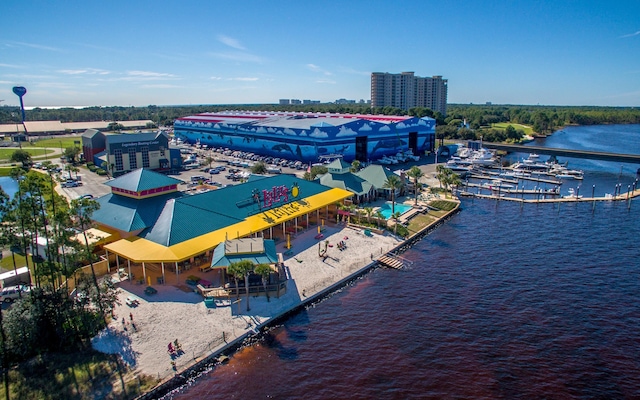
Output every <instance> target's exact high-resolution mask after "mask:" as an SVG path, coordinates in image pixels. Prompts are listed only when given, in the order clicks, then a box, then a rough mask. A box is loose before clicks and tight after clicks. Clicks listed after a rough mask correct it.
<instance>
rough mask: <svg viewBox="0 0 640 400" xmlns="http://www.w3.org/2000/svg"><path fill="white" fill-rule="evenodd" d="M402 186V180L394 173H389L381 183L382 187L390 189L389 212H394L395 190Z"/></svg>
mask: <svg viewBox="0 0 640 400" xmlns="http://www.w3.org/2000/svg"><path fill="white" fill-rule="evenodd" d="M401 186H402V181H401V180H400V177H399V176H398V175H396V174H393V175H389V176H388V177H387V180H386V181H385V182H384V185H382V187H383V188H385V189H389V190H390V191H391V214H394V213H395V212H396V190H398V189H399V188H400V187H401Z"/></svg>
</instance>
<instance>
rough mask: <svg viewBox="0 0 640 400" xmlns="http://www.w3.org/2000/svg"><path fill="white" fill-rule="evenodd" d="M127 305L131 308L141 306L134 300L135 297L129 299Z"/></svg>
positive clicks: (126, 301)
mask: <svg viewBox="0 0 640 400" xmlns="http://www.w3.org/2000/svg"><path fill="white" fill-rule="evenodd" d="M125 303H126V304H127V305H128V306H129V307H137V306H138V304H139V301H138V299H136V298H133V297H127V299H126V300H125Z"/></svg>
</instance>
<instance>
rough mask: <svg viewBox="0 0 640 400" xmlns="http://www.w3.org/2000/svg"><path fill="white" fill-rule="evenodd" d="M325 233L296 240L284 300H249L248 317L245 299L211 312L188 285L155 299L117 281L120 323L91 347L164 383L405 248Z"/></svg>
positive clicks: (347, 233) (162, 289)
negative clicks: (175, 346)
mask: <svg viewBox="0 0 640 400" xmlns="http://www.w3.org/2000/svg"><path fill="white" fill-rule="evenodd" d="M323 234H324V237H323V238H322V239H320V240H318V239H316V238H315V236H316V235H317V231H316V230H315V229H314V228H312V229H309V230H307V231H305V232H302V233H300V234H298V235H297V236H296V237H295V238H294V239H293V240H292V243H291V244H292V252H291V253H288V254H289V255H288V256H286V255H285V256H284V260H285V266H286V267H287V268H288V270H289V274H290V277H291V279H289V280H288V282H287V291H286V294H284V295H282V296H281V297H280V298H274V297H271V299H270V301H267V298H266V297H265V296H258V297H250V301H249V303H250V309H251V310H250V311H249V312H247V311H246V303H245V301H246V300H245V297H244V296H243V297H242V298H241V300H240V302H238V303H236V304H232V305H230V306H223V307H216V308H207V307H206V306H205V304H204V301H203V297H202V296H201V295H200V294H198V293H196V292H194V291H193V288H191V287H189V286H187V285H182V284H180V285H177V286H174V285H168V284H167V285H154V288H155V289H157V290H158V293H157V294H154V295H151V296H149V295H146V294H145V293H144V288H145V286H144V285H136V284H134V283H132V282H128V281H123V282H121V283H119V287H120V294H119V299H120V305H118V306H116V309H115V316H116V317H115V318H114V319H113V321H112V322H111V323H110V325H109V327H108V329H107V330H105V331H103V332H102V333H101V334H100V335H98V336H97V337H96V338H94V340H93V347H94V348H95V349H97V350H99V351H101V352H105V353H111V354H115V353H118V354H120V355H121V356H122V359H123V360H124V361H125V362H126V363H127V364H128V365H130V366H131V367H132V368H133V370H134V373H139V374H145V375H150V376H154V377H158V378H160V379H164V378H167V377H169V376H172V375H173V374H174V373H175V371H174V369H173V365H172V364H171V362H172V361H173V362H175V366H176V370H177V371H178V372H180V371H181V370H184V369H185V368H186V367H188V366H190V365H192V364H193V363H194V362H197V361H199V360H201V359H203V358H206V357H207V356H209V355H210V354H211V353H212V352H214V351H216V350H217V349H220V348H221V347H222V346H224V345H225V344H226V343H225V341H226V342H230V341H232V340H233V339H235V338H237V337H240V336H242V335H244V334H245V333H247V332H249V331H252V330H254V329H255V327H256V326H258V325H260V324H263V323H265V322H266V321H268V320H269V319H271V318H273V317H276V316H278V315H280V314H282V313H283V312H286V311H288V310H291V309H292V308H294V307H295V306H297V305H299V304H300V303H301V302H302V301H304V299H305V298H306V297H310V296H313V295H314V294H316V293H318V292H320V291H322V290H324V289H325V288H327V287H329V286H331V285H332V284H333V283H336V282H338V281H340V280H342V279H343V278H345V277H347V276H349V275H351V274H353V273H354V272H356V271H358V270H360V269H361V268H363V267H364V266H366V265H367V264H369V263H370V262H371V259H372V258H376V257H378V256H380V255H381V254H383V253H386V252H387V251H389V250H390V249H392V248H393V247H395V246H396V245H397V244H398V243H400V241H399V240H398V239H397V238H395V237H393V236H392V235H389V234H385V235H378V234H373V236H371V237H369V236H365V235H364V234H363V233H362V232H361V231H360V230H356V229H353V228H350V227H346V226H345V225H328V226H326V227H325V230H324V232H323ZM325 240H328V241H329V243H330V247H328V252H327V255H328V257H327V258H326V259H325V260H324V261H323V259H322V258H320V257H319V256H318V243H321V245H322V246H323V247H324V241H325ZM340 241H344V242H345V243H346V249H344V250H339V249H338V247H337V243H338V242H340ZM284 246H285V243H279V244H278V246H277V251H278V252H280V253H285V252H286V250H287V249H286V248H284ZM216 273H218V272H217V271H211V272H208V274H216ZM127 297H132V298H135V299H137V300H138V301H139V304H138V305H137V306H135V307H130V306H128V305H127V304H126V301H125V300H126V299H127ZM232 300H233V299H232ZM176 339H177V340H178V341H179V343H180V345H181V347H182V351H183V352H182V354H181V355H179V356H178V357H175V358H173V359H172V357H171V356H170V354H169V352H168V351H167V348H168V344H169V342H173V341H174V340H176Z"/></svg>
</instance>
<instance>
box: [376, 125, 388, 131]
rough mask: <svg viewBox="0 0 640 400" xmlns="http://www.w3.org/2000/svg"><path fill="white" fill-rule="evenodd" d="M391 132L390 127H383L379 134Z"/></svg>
mask: <svg viewBox="0 0 640 400" xmlns="http://www.w3.org/2000/svg"><path fill="white" fill-rule="evenodd" d="M390 130H391V128H390V127H389V125H385V126H383V127H381V128H380V129H378V132H389V131H390Z"/></svg>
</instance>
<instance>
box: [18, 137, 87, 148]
mask: <svg viewBox="0 0 640 400" xmlns="http://www.w3.org/2000/svg"><path fill="white" fill-rule="evenodd" d="M78 141H79V142H81V143H80V144H76V143H74V142H78ZM28 146H29V145H28ZM31 146H33V147H54V148H56V149H60V148H62V149H66V148H69V147H73V146H77V147H80V148H82V139H80V138H79V137H61V138H55V139H42V140H38V141H36V142H33V144H31ZM23 147H24V146H23Z"/></svg>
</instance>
